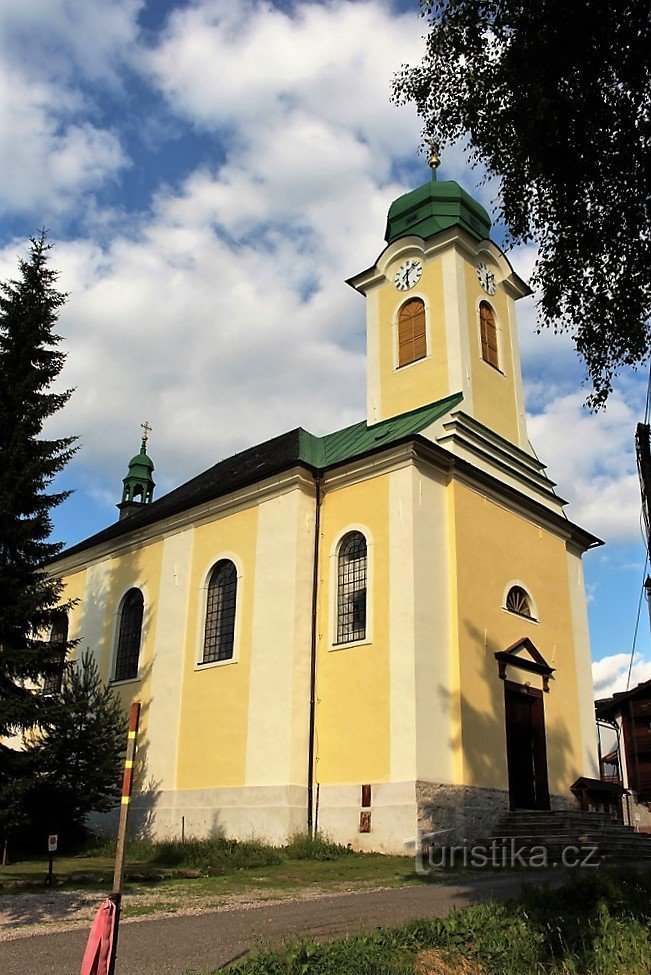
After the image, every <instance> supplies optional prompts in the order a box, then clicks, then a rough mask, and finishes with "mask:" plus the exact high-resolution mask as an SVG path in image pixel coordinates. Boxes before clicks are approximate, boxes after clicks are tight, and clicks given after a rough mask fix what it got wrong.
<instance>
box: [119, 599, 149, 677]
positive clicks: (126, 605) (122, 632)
mask: <svg viewBox="0 0 651 975" xmlns="http://www.w3.org/2000/svg"><path fill="white" fill-rule="evenodd" d="M144 606H145V602H144V599H143V598H142V593H141V591H140V590H139V589H130V590H129V592H128V593H127V594H126V596H125V597H124V599H123V600H122V609H121V611H120V628H119V630H118V645H117V650H116V652H115V673H114V675H113V680H130V679H131V678H133V677H137V676H138V658H139V656H140V637H141V635H142V614H143V610H144Z"/></svg>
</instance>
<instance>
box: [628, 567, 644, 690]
mask: <svg viewBox="0 0 651 975" xmlns="http://www.w3.org/2000/svg"><path fill="white" fill-rule="evenodd" d="M648 564H649V553H648V552H647V553H646V558H645V560H644V571H643V572H642V586H641V587H640V598H639V599H638V602H637V616H636V618H635V630H634V632H633V646H632V647H631V659H630V661H629V664H628V678H627V680H626V690H628V689H629V687H630V685H631V672H632V670H633V659H634V657H635V644H636V643H637V631H638V629H639V626H640V613H641V611H642V597H643V596H644V593H645V591H646V590H645V588H644V583H645V580H646V570H647V565H648Z"/></svg>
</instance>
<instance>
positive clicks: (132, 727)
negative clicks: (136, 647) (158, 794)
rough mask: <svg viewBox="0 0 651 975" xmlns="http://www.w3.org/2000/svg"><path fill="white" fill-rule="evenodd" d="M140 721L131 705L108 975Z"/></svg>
mask: <svg viewBox="0 0 651 975" xmlns="http://www.w3.org/2000/svg"><path fill="white" fill-rule="evenodd" d="M139 720H140V704H139V703H137V702H136V703H135V704H132V705H131V711H130V713H129V734H128V736H127V755H126V758H125V760H124V775H123V776H122V799H121V802H120V819H119V822H118V839H117V845H116V849H115V872H114V874H113V893H112V894H111V900H112V901H113V903H114V904H115V923H114V927H113V942H112V945H111V957H110V959H109V966H108V975H114V973H115V959H116V955H117V947H118V927H119V925H120V906H121V902H122V878H123V874H124V850H125V845H126V839H127V822H128V819H129V806H130V804H131V790H132V789H133V761H134V758H135V754H136V740H137V737H138V722H139Z"/></svg>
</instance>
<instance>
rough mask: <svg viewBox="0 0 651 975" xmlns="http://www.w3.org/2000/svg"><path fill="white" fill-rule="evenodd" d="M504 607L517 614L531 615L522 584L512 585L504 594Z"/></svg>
mask: <svg viewBox="0 0 651 975" xmlns="http://www.w3.org/2000/svg"><path fill="white" fill-rule="evenodd" d="M506 608H507V609H508V610H509V611H510V612H511V613H517V614H518V616H529V617H531V602H530V600H529V596H528V594H527V593H526V592H525V590H524V589H523V588H522V586H512V587H511V588H510V589H509V591H508V593H507V594H506Z"/></svg>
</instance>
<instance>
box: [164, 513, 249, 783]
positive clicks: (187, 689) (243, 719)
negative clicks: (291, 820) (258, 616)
mask: <svg viewBox="0 0 651 975" xmlns="http://www.w3.org/2000/svg"><path fill="white" fill-rule="evenodd" d="M257 523H258V510H257V508H256V507H251V508H247V509H244V510H242V511H236V512H233V513H232V514H229V515H225V516H224V517H221V518H217V519H216V520H214V521H212V522H210V523H208V524H205V525H201V526H198V527H196V528H195V533H194V544H193V554H192V569H191V573H190V585H189V601H188V621H187V628H186V633H185V660H184V675H183V698H182V702H181V714H180V721H179V749H178V768H177V781H176V786H177V788H178V789H206V788H217V787H225V786H242V785H244V782H245V767H246V746H247V712H248V702H249V677H250V664H251V630H252V618H253V593H254V580H255V556H256V536H257ZM221 558H229V559H231V560H232V561H233V562H234V564H235V566H236V567H237V573H238V582H237V605H236V615H235V647H234V656H233V659H232V660H229V661H224V662H219V663H212V664H203V665H200V664H199V663H198V661H200V660H201V656H202V652H203V646H202V643H203V626H204V621H205V604H206V587H207V584H208V576H209V574H210V571H211V569H212V567H213V566H214V565H215V563H216V562H217V561H218V560H219V559H221Z"/></svg>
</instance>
